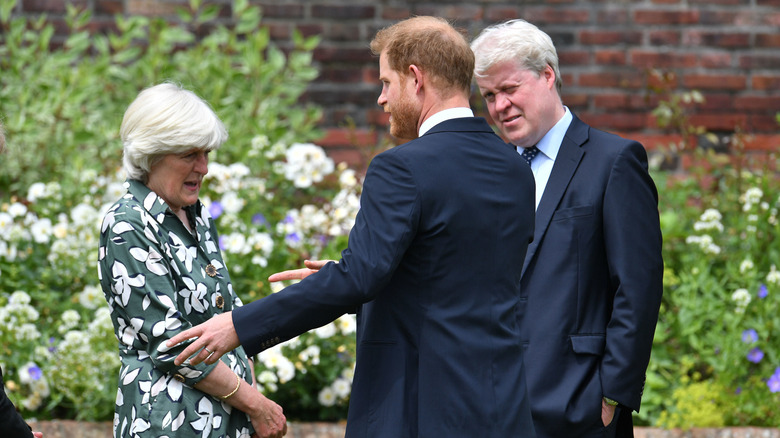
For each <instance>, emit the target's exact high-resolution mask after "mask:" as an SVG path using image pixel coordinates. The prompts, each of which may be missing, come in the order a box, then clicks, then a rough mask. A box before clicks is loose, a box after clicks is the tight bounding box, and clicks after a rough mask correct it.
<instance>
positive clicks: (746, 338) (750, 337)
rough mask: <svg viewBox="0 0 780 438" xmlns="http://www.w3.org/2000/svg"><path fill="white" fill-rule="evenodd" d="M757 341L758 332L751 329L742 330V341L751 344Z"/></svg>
mask: <svg viewBox="0 0 780 438" xmlns="http://www.w3.org/2000/svg"><path fill="white" fill-rule="evenodd" d="M756 341H758V333H757V332H756V331H755V330H753V329H747V330H745V331H744V332H742V342H744V343H746V344H752V343H754V342H756Z"/></svg>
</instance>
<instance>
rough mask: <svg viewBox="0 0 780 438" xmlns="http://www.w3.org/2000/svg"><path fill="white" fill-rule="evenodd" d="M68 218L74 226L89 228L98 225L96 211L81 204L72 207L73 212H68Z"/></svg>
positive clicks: (89, 206)
mask: <svg viewBox="0 0 780 438" xmlns="http://www.w3.org/2000/svg"><path fill="white" fill-rule="evenodd" d="M70 218H71V219H72V220H73V223H74V224H75V225H76V226H89V225H92V224H99V223H100V218H99V217H98V211H97V210H96V209H95V208H94V207H92V206H91V205H88V204H83V203H82V204H79V205H77V206H75V207H73V210H71V212H70Z"/></svg>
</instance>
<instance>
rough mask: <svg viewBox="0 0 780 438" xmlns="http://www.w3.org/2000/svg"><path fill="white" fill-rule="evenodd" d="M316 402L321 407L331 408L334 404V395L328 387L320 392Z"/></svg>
mask: <svg viewBox="0 0 780 438" xmlns="http://www.w3.org/2000/svg"><path fill="white" fill-rule="evenodd" d="M317 400H318V401H319V402H320V404H321V405H322V406H333V405H335V404H336V393H335V392H334V391H333V389H332V388H331V387H330V386H326V387H325V388H322V391H320V394H319V395H318V396H317Z"/></svg>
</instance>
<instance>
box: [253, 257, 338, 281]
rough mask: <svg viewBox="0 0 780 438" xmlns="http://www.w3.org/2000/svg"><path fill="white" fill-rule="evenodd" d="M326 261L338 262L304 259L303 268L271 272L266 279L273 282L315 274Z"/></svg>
mask: <svg viewBox="0 0 780 438" xmlns="http://www.w3.org/2000/svg"><path fill="white" fill-rule="evenodd" d="M328 262H334V263H338V261H336V260H304V262H303V265H304V266H306V267H305V268H301V269H290V270H289V271H282V272H277V273H275V274H271V276H270V277H268V281H270V282H272V283H273V282H275V281H285V280H303V279H304V278H306V277H308V276H309V275H311V274H315V273H316V272H317V271H319V270H320V269H321V268H322V267H323V266H325V264H327V263H328Z"/></svg>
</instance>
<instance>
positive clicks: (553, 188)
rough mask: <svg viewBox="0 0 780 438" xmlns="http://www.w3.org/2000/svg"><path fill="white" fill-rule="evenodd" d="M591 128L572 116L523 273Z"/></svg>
mask: <svg viewBox="0 0 780 438" xmlns="http://www.w3.org/2000/svg"><path fill="white" fill-rule="evenodd" d="M588 129H589V127H588V125H586V124H585V123H584V122H582V121H581V120H580V119H579V118H577V116H576V115H574V114H573V113H572V121H571V125H569V129H568V130H567V131H566V135H565V136H564V137H563V141H562V142H561V147H560V149H559V150H558V156H557V157H556V159H555V164H553V169H552V172H551V173H550V179H549V180H548V181H547V187H545V189H544V194H543V195H542V200H541V201H540V202H539V207H538V208H537V209H536V221H535V227H534V240H533V242H531V244H530V245H528V251H527V252H526V256H525V261H524V262H523V273H525V270H526V268H527V267H528V265H529V263H530V262H531V260H532V259H533V258H534V255H535V254H536V249H537V248H538V247H539V244H540V243H541V241H542V239H543V238H544V234H545V233H546V232H547V228H548V226H549V225H550V220H552V217H553V213H555V210H556V209H557V208H558V205H559V204H560V202H561V199H562V198H563V195H564V194H565V193H566V188H567V187H568V186H569V182H570V181H571V178H572V177H573V176H574V172H576V171H577V167H578V166H579V165H580V161H581V160H582V157H583V155H585V151H584V150H583V148H582V146H583V145H584V144H585V143H586V142H587V141H588Z"/></svg>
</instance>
